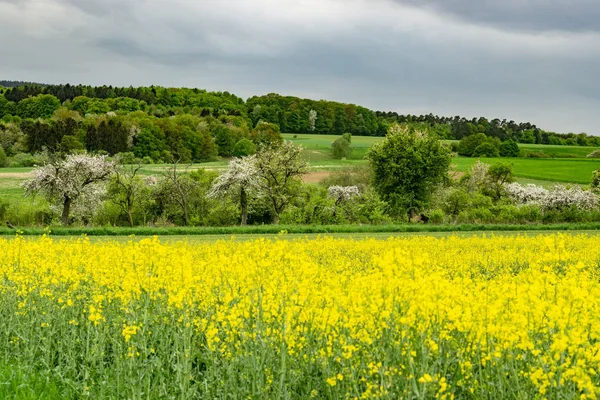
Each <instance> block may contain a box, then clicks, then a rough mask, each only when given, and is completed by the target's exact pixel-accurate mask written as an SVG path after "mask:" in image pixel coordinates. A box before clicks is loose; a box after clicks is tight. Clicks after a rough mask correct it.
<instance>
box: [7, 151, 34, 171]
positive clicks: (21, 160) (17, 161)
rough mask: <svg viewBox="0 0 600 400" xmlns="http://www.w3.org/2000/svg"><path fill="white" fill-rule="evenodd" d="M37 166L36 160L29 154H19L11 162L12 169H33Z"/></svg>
mask: <svg viewBox="0 0 600 400" xmlns="http://www.w3.org/2000/svg"><path fill="white" fill-rule="evenodd" d="M35 164H36V160H35V158H34V157H33V156H32V155H31V154H29V153H17V154H15V155H14V156H13V157H12V158H11V160H10V166H11V167H13V168H14V167H33V166H34V165H35Z"/></svg>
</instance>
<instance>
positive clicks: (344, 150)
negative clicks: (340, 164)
mask: <svg viewBox="0 0 600 400" xmlns="http://www.w3.org/2000/svg"><path fill="white" fill-rule="evenodd" d="M350 152H351V149H350V142H349V141H348V139H347V138H346V137H345V136H342V137H339V138H337V139H336V140H335V141H334V142H333V143H332V144H331V153H332V155H333V158H335V159H336V160H341V159H342V158H348V157H350Z"/></svg>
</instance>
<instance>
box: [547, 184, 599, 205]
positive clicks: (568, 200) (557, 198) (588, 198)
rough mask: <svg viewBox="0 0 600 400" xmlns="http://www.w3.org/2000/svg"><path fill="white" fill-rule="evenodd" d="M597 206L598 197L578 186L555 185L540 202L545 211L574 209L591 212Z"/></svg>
mask: <svg viewBox="0 0 600 400" xmlns="http://www.w3.org/2000/svg"><path fill="white" fill-rule="evenodd" d="M597 206H598V196H596V195H595V194H594V193H592V192H590V191H586V190H583V189H582V188H581V187H579V186H575V187H572V188H568V187H566V186H563V185H556V186H555V187H554V188H553V190H551V191H550V192H549V193H548V195H547V196H546V197H545V198H544V200H543V201H542V207H543V208H544V209H545V210H565V209H568V208H571V207H573V208H576V209H578V210H591V209H593V208H596V207H597Z"/></svg>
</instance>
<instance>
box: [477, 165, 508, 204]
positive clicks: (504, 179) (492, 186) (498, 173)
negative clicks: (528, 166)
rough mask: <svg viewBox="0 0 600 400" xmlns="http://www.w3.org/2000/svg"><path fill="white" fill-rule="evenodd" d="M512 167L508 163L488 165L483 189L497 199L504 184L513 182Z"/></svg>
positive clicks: (502, 192) (500, 195)
mask: <svg viewBox="0 0 600 400" xmlns="http://www.w3.org/2000/svg"><path fill="white" fill-rule="evenodd" d="M514 180H515V179H514V173H513V167H512V165H511V164H509V163H498V164H494V165H492V166H490V168H489V169H488V171H487V174H486V183H485V188H486V189H485V190H484V192H487V193H485V194H488V195H489V196H490V197H492V198H493V199H494V200H499V199H500V198H501V197H502V195H503V194H504V192H505V185H506V184H507V183H512V182H514Z"/></svg>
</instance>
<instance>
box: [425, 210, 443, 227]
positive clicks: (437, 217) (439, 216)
mask: <svg viewBox="0 0 600 400" xmlns="http://www.w3.org/2000/svg"><path fill="white" fill-rule="evenodd" d="M445 221H446V214H445V213H444V210H441V209H439V208H436V209H435V210H433V211H431V212H430V213H429V223H431V224H436V225H439V224H443V223H444V222H445Z"/></svg>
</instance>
